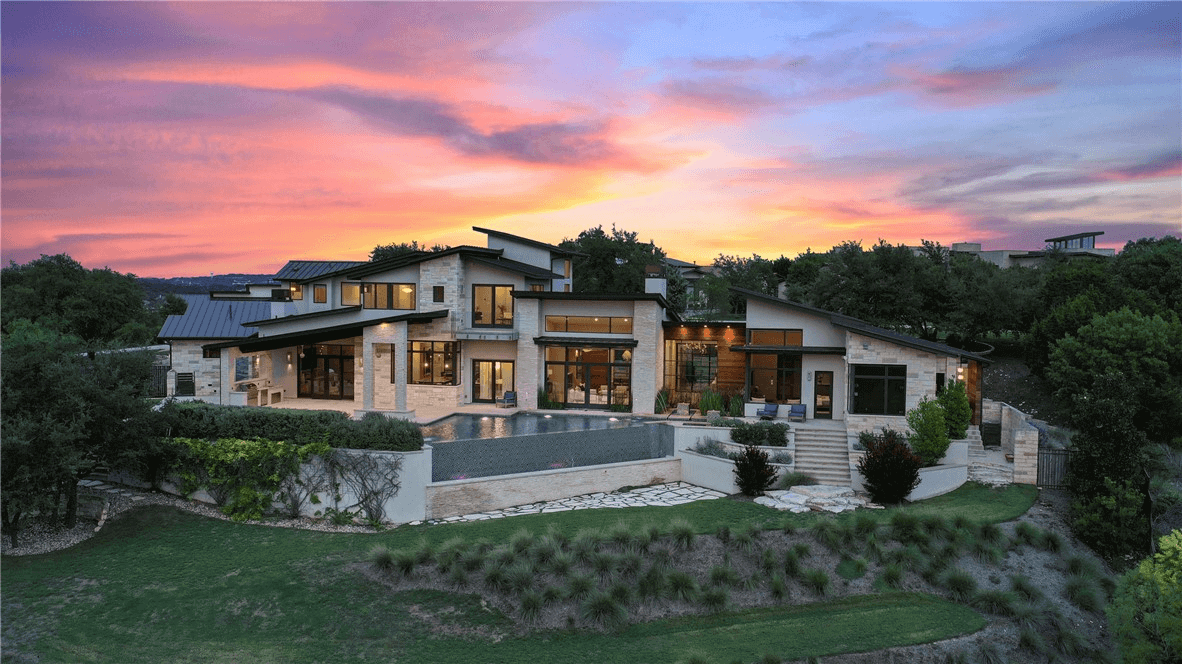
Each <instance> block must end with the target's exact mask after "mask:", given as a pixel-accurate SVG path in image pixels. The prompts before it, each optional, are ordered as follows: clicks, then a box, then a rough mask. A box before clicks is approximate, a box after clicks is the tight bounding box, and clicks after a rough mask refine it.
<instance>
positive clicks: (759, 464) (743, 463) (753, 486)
mask: <svg viewBox="0 0 1182 664" xmlns="http://www.w3.org/2000/svg"><path fill="white" fill-rule="evenodd" d="M734 472H735V483H736V484H738V485H739V490H740V491H742V492H743V495H745V496H762V495H763V492H764V491H766V490H767V489H769V488H770V487H771V486H772V484H774V483H775V481H776V469H775V468H774V467H773V466H772V465H771V461H770V459H769V458H768V454H767V452H764V451H763V450H761V449H759V448H758V447H755V446H753V445H748V446H746V447H744V448H743V452H742V453H741V454H740V455H739V458H738V459H735V471H734Z"/></svg>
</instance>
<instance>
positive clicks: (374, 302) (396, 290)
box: [361, 281, 418, 311]
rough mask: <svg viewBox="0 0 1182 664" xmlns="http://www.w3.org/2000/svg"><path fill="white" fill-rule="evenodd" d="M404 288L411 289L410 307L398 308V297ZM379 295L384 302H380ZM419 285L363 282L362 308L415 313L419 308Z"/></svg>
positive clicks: (409, 296)
mask: <svg viewBox="0 0 1182 664" xmlns="http://www.w3.org/2000/svg"><path fill="white" fill-rule="evenodd" d="M404 287H409V288H410V294H409V295H408V296H407V297H408V299H409V305H410V306H398V305H399V297H398V295H399V294H400V293H401V292H402V289H403V288H404ZM379 295H381V296H382V297H381V299H382V300H384V301H383V302H379V301H378V299H379ZM417 298H418V285H417V284H414V283H390V282H385V281H382V282H378V281H363V282H361V307H362V308H363V309H375V310H391V311H414V310H415V309H416V308H418V307H417Z"/></svg>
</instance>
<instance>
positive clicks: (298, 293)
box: [291, 284, 304, 300]
mask: <svg viewBox="0 0 1182 664" xmlns="http://www.w3.org/2000/svg"><path fill="white" fill-rule="evenodd" d="M291 299H292V300H302V299H304V285H303V284H292V285H291Z"/></svg>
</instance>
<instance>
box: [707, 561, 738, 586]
mask: <svg viewBox="0 0 1182 664" xmlns="http://www.w3.org/2000/svg"><path fill="white" fill-rule="evenodd" d="M709 579H710V585H712V586H731V587H734V586H737V585H739V575H738V573H736V572H735V570H733V569H731V568H730V567H726V566H724V565H715V566H714V567H711V568H710V575H709Z"/></svg>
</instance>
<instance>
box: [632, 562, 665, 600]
mask: <svg viewBox="0 0 1182 664" xmlns="http://www.w3.org/2000/svg"><path fill="white" fill-rule="evenodd" d="M664 591H665V571H664V570H663V569H662V568H661V567H659V566H657V565H653V566H652V567H650V568H648V570H647V571H646V572H645V573H644V574H643V575H641V577H640V581H638V582H637V584H636V592H637V593H638V594H639V595H640V598H641V599H657V598H658V597H660V596H661V594H662V593H663V592H664Z"/></svg>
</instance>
